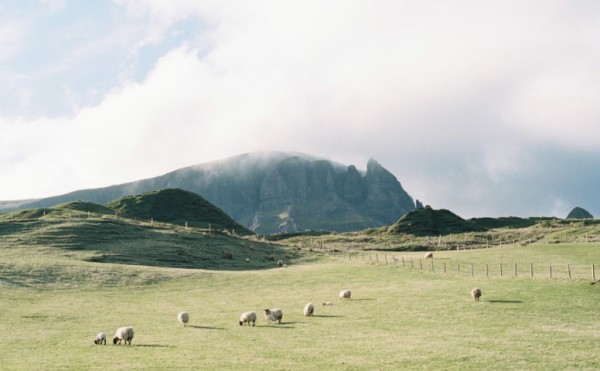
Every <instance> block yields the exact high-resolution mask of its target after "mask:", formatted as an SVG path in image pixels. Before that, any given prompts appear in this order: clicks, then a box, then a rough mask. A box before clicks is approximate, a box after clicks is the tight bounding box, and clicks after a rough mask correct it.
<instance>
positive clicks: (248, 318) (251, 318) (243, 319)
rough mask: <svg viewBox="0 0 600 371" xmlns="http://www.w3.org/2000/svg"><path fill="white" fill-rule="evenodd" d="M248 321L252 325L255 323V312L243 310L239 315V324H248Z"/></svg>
mask: <svg viewBox="0 0 600 371" xmlns="http://www.w3.org/2000/svg"><path fill="white" fill-rule="evenodd" d="M250 322H252V326H255V325H256V312H244V313H242V315H241V316H240V326H244V324H248V326H250Z"/></svg>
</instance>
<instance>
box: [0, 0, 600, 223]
mask: <svg viewBox="0 0 600 371" xmlns="http://www.w3.org/2000/svg"><path fill="white" fill-rule="evenodd" d="M114 2H115V3H116V4H118V5H119V6H121V7H123V8H124V9H127V11H128V14H129V15H128V17H129V18H128V19H129V20H130V21H131V22H133V23H134V24H132V25H130V28H128V29H127V30H125V31H124V32H125V33H126V34H127V35H129V36H128V37H124V38H123V39H122V40H120V41H119V40H117V41H115V39H114V38H113V37H112V36H114V35H115V34H116V33H115V32H116V31H115V30H116V29H120V28H115V29H113V30H108V31H107V35H110V37H109V36H107V37H106V38H104V39H100V40H99V39H95V40H96V41H95V42H94V43H93V44H92V43H90V44H85V43H84V44H83V45H82V48H78V49H77V50H74V51H73V52H72V53H70V54H69V55H73V53H75V52H77V51H79V52H80V53H81V54H82V55H87V54H90V53H91V54H93V53H94V49H96V50H104V49H110V50H113V49H118V50H122V49H119V48H120V47H122V46H123V45H131V50H130V52H131V53H132V55H135V58H132V59H127V61H126V62H123V63H122V66H120V69H119V73H120V74H121V76H120V79H116V80H115V81H118V84H117V85H115V86H114V87H113V89H112V90H111V91H110V93H109V94H107V95H106V96H105V97H104V98H103V99H101V100H99V103H98V104H94V105H88V106H85V104H86V102H87V101H86V100H85V99H78V98H80V97H78V96H77V94H78V92H77V91H76V90H73V89H72V88H71V87H69V86H66V87H65V88H64V91H66V92H67V93H68V94H66V96H67V97H71V98H72V101H71V103H72V104H74V105H75V106H79V107H81V108H80V110H79V111H76V113H75V114H74V115H73V117H72V118H70V119H55V120H50V119H44V120H29V121H24V122H15V121H12V120H8V119H6V118H5V119H3V120H1V119H0V127H1V129H2V130H3V132H4V130H6V131H10V132H11V134H12V135H11V139H10V140H7V139H4V138H3V139H0V144H3V145H7V146H8V147H7V148H10V152H7V153H6V154H4V152H3V154H0V164H1V165H0V169H3V170H2V173H1V174H0V176H1V177H2V178H5V179H7V178H11V179H17V180H16V181H14V182H9V183H11V184H14V186H10V187H9V188H4V187H3V189H2V192H6V193H5V195H7V196H5V195H3V194H0V199H6V198H20V197H33V196H42V195H44V196H46V195H51V194H56V193H60V192H66V191H71V190H74V189H79V188H85V187H97V186H103V185H108V184H112V183H117V182H125V181H130V180H135V179H139V178H143V177H150V176H155V175H159V174H161V173H164V172H167V171H170V170H174V169H175V168H178V167H182V166H186V165H191V164H195V163H199V162H204V161H211V160H215V159H218V158H222V157H227V156H231V155H235V154H238V153H242V152H247V151H254V150H267V149H282V150H296V151H302V152H307V153H311V154H315V155H318V156H324V157H329V158H332V159H334V160H337V161H340V162H343V163H354V164H356V165H357V166H358V167H359V168H360V167H364V164H365V163H366V160H367V159H368V158H369V157H374V158H375V159H377V160H378V161H379V162H380V163H382V164H383V165H384V166H385V167H387V168H389V169H390V170H392V171H393V172H394V173H395V174H396V175H397V176H398V178H399V180H400V181H401V182H402V184H403V186H404V187H405V188H406V189H407V191H408V192H409V193H410V194H412V195H414V196H415V197H417V198H420V199H422V200H424V201H425V202H427V203H431V204H432V205H433V206H434V207H447V208H450V209H456V210H457V211H459V212H463V213H465V214H468V215H465V216H469V215H477V214H478V213H481V212H482V211H485V212H486V213H488V212H489V213H493V212H503V211H505V210H507V209H503V207H504V206H506V205H507V204H508V203H509V202H510V198H511V197H514V199H518V197H516V196H514V195H515V194H519V193H523V190H522V189H523V187H535V186H536V185H537V186H539V183H537V182H536V181H535V180H534V179H533V178H532V177H531V175H528V174H533V173H535V174H537V175H538V176H540V175H544V174H548V173H549V172H550V170H548V172H546V170H544V169H539V167H540V165H543V162H542V161H541V160H539V158H540V155H539V153H541V152H540V151H541V150H542V149H543V150H544V151H545V150H546V149H547V148H548V147H549V146H550V147H551V146H553V145H556V146H558V147H561V148H581V147H583V148H587V149H588V150H589V151H592V153H594V154H596V152H595V148H598V144H599V143H598V140H599V139H598V138H600V135H598V134H600V133H599V131H600V127H598V126H597V122H598V119H599V118H600V108H598V107H599V106H598V105H597V104H596V103H597V102H596V101H597V97H598V96H600V81H599V80H598V77H597V76H596V75H597V73H596V72H595V71H597V70H598V67H599V66H598V60H599V55H598V52H597V51H598V50H600V48H599V46H600V45H599V43H600V41H598V40H599V39H598V38H597V37H596V35H597V34H598V32H599V31H600V24H599V22H598V17H597V16H595V14H599V13H598V10H599V6H598V5H595V4H594V3H589V2H587V3H583V2H580V3H565V2H554V1H551V2H548V1H539V2H535V1H532V2H527V3H516V2H495V3H482V2H478V1H473V2H463V3H456V2H418V3H411V2H385V1H373V2H358V1H333V2H316V1H307V2H291V1H289V2H288V1H256V2H247V1H238V2H222V1H203V2H197V1H178V2H171V1H150V0H115V1H114ZM588 7H591V9H588ZM136 22H139V23H136ZM182 22H192V23H197V24H199V25H201V26H200V27H198V33H197V34H195V35H193V36H191V37H184V38H182V39H181V40H180V39H177V40H180V41H179V42H178V44H177V47H176V48H172V49H171V50H169V51H168V52H166V53H164V54H163V55H162V56H161V58H159V59H158V60H156V61H155V63H154V64H153V66H152V67H151V68H150V70H149V73H148V74H147V75H146V77H145V78H144V79H143V80H141V81H138V82H135V81H133V80H132V78H131V73H130V72H128V69H130V68H132V63H134V64H135V63H136V62H135V61H138V58H139V55H140V54H143V50H144V48H145V47H147V46H148V45H153V44H157V43H160V42H162V41H163V40H166V39H167V38H169V37H170V36H169V35H171V34H173V33H176V32H177V30H176V29H175V28H176V26H177V25H178V24H180V23H182ZM141 30H142V31H141ZM0 35H2V33H1V32H0ZM1 39H2V38H1V37H0V40H1ZM114 43H118V44H119V45H120V46H119V47H115V45H114ZM131 60H134V62H130V61H131ZM150 65H152V63H151V64H150ZM39 133H42V134H43V135H40V134H39ZM3 137H4V136H3ZM21 143H27V145H25V146H22V145H21ZM3 148H4V147H3ZM540 148H542V149H540ZM16 163H18V164H19V167H18V169H17V167H16V166H15V165H14V164H16ZM561 164H562V165H564V163H561ZM533 167H537V169H536V171H532V168H533ZM21 169H23V170H21ZM28 174H30V175H28ZM36 174H44V176H45V178H52V175H53V174H57V175H60V176H57V177H55V178H54V179H52V181H48V182H47V183H46V184H45V185H44V186H43V187H40V186H34V185H32V180H33V179H35V175H36ZM30 180H31V181H30ZM11 187H12V188H11ZM557 192H559V191H557ZM550 198H551V197H550V196H548V198H546V199H539V200H535V201H536V202H539V203H545V204H544V206H543V207H542V206H535V205H533V204H531V205H530V206H529V207H530V209H526V208H525V206H523V208H521V206H519V208H518V210H517V211H519V212H525V211H523V210H542V211H547V210H552V211H553V210H555V209H556V206H546V205H550V204H552V202H553V201H552V202H549V201H548V200H549V199H550ZM552 199H553V200H555V199H565V200H568V199H569V198H568V195H567V196H565V197H562V198H560V197H557V196H556V194H554V193H553V194H552ZM522 202H523V203H525V202H526V200H523V201H522ZM532 202H533V201H532ZM553 205H554V204H553ZM556 205H563V204H560V203H559V204H556ZM536 207H537V209H536ZM561 207H562V206H561ZM515 209H517V208H516V207H515Z"/></svg>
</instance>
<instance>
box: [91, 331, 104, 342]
mask: <svg viewBox="0 0 600 371" xmlns="http://www.w3.org/2000/svg"><path fill="white" fill-rule="evenodd" d="M94 344H98V345H100V344H104V345H106V334H105V333H104V332H100V333H99V334H98V335H96V338H95V339H94Z"/></svg>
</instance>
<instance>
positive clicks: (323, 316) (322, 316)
mask: <svg viewBox="0 0 600 371" xmlns="http://www.w3.org/2000/svg"><path fill="white" fill-rule="evenodd" d="M313 317H321V318H339V317H344V316H333V315H330V314H313Z"/></svg>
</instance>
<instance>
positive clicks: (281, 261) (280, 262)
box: [277, 260, 283, 268]
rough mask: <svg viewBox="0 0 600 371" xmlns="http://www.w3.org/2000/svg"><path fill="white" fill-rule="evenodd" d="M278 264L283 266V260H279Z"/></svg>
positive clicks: (280, 266)
mask: <svg viewBox="0 0 600 371" xmlns="http://www.w3.org/2000/svg"><path fill="white" fill-rule="evenodd" d="M277 266H278V267H279V268H283V260H277Z"/></svg>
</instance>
